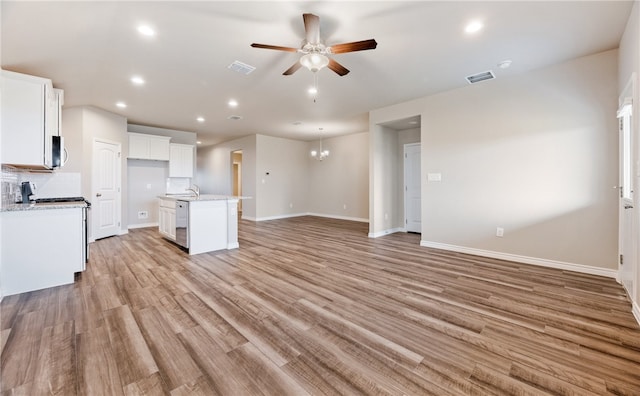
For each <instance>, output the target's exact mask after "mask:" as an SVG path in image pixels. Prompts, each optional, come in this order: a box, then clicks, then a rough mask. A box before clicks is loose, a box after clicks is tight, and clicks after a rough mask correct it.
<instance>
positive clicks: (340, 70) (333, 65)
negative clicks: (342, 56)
mask: <svg viewBox="0 0 640 396" xmlns="http://www.w3.org/2000/svg"><path fill="white" fill-rule="evenodd" d="M327 67H328V68H329V69H331V70H333V71H334V72H336V73H337V74H338V75H339V76H344V75H345V74H348V73H349V69H347V68H346V67H344V66H342V65H341V64H339V63H338V62H336V61H334V60H333V59H331V58H329V64H328V65H327Z"/></svg>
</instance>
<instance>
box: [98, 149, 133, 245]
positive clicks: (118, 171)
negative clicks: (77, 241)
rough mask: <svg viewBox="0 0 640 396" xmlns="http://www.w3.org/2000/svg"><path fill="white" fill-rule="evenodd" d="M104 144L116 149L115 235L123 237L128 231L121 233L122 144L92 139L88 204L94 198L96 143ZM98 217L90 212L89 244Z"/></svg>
mask: <svg viewBox="0 0 640 396" xmlns="http://www.w3.org/2000/svg"><path fill="white" fill-rule="evenodd" d="M98 142H100V143H106V144H113V145H115V146H117V148H118V158H119V161H116V175H117V179H116V184H117V187H118V192H117V194H116V213H117V220H118V227H119V230H118V234H117V235H123V234H126V233H127V232H128V231H127V230H126V229H125V230H124V231H123V229H122V158H123V157H122V142H118V141H115V140H109V139H104V138H97V137H94V138H93V142H92V146H91V199H89V202H91V200H92V199H93V197H95V196H96V193H97V191H96V188H97V187H96V178H95V172H96V169H95V166H96V163H95V158H96V143H98ZM97 215H98V213H97V211H96V210H95V209H94V210H91V216H90V218H91V228H90V229H91V239H90V240H91V242H95V232H94V231H95V229H94V227H95V224H97V222H96V216H97Z"/></svg>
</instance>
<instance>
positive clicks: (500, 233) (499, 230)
mask: <svg viewBox="0 0 640 396" xmlns="http://www.w3.org/2000/svg"><path fill="white" fill-rule="evenodd" d="M496 236H497V237H500V238H502V237H503V236H504V228H502V227H498V228H496Z"/></svg>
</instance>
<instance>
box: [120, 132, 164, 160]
mask: <svg viewBox="0 0 640 396" xmlns="http://www.w3.org/2000/svg"><path fill="white" fill-rule="evenodd" d="M170 140H171V138H170V137H166V136H155V135H145V134H141V133H131V132H130V133H129V158H132V159H146V160H156V161H169V141H170Z"/></svg>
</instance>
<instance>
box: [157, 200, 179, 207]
mask: <svg viewBox="0 0 640 396" xmlns="http://www.w3.org/2000/svg"><path fill="white" fill-rule="evenodd" d="M160 207H161V208H169V209H175V208H176V201H175V200H173V199H161V200H160Z"/></svg>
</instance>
